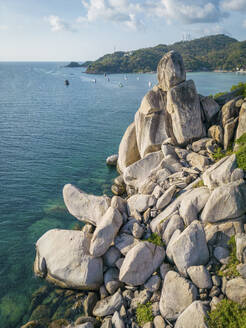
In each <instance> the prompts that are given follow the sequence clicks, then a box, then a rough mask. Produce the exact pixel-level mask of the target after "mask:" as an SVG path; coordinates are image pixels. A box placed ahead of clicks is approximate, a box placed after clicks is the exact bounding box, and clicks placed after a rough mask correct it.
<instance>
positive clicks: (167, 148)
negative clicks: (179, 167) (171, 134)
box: [161, 141, 178, 158]
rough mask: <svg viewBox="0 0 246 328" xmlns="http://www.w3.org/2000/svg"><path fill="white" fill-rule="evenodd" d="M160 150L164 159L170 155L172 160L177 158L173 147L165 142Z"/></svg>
mask: <svg viewBox="0 0 246 328" xmlns="http://www.w3.org/2000/svg"><path fill="white" fill-rule="evenodd" d="M161 150H162V152H163V155H164V157H167V156H169V155H171V156H172V157H174V158H178V157H177V154H176V151H175V147H174V146H173V145H171V144H168V143H166V142H165V141H164V143H162V145H161Z"/></svg>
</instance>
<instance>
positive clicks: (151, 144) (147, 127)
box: [134, 86, 170, 158]
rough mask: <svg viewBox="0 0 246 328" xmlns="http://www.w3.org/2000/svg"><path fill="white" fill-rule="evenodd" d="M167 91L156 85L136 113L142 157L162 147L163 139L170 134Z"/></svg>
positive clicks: (138, 142)
mask: <svg viewBox="0 0 246 328" xmlns="http://www.w3.org/2000/svg"><path fill="white" fill-rule="evenodd" d="M166 97H167V96H166V93H165V92H163V91H162V90H161V89H159V88H158V87H157V86H154V88H153V89H152V90H150V91H149V92H148V93H147V94H146V95H145V96H144V98H143V100H142V102H141V106H140V108H139V110H138V111H137V112H136V114H135V119H134V121H135V126H136V137H137V145H138V149H139V153H140V156H141V158H144V156H145V155H147V154H148V153H151V152H154V151H158V150H160V149H161V144H162V142H163V140H165V139H167V138H168V136H169V135H170V132H169V130H170V128H169V124H168V117H167V116H168V113H167V111H166V103H167V99H166Z"/></svg>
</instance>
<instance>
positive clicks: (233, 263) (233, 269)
mask: <svg viewBox="0 0 246 328" xmlns="http://www.w3.org/2000/svg"><path fill="white" fill-rule="evenodd" d="M228 246H229V247H230V259H229V263H228V264H227V265H226V268H225V269H224V270H223V271H218V275H219V276H222V277H227V278H230V279H231V278H235V277H237V276H239V272H238V271H237V265H238V264H239V263H240V262H239V261H238V259H237V255H236V253H237V247H236V240H235V236H232V237H231V238H230V240H229V241H228Z"/></svg>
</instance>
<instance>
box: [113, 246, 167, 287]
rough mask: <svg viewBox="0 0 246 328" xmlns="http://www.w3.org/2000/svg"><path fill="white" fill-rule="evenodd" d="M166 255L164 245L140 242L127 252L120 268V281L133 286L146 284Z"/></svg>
mask: <svg viewBox="0 0 246 328" xmlns="http://www.w3.org/2000/svg"><path fill="white" fill-rule="evenodd" d="M164 257H165V251H164V248H163V247H160V246H156V245H154V244H152V243H150V242H140V243H139V244H137V245H136V246H134V247H133V248H132V249H131V250H130V251H129V252H128V253H127V254H126V257H125V259H124V262H123V264H122V266H121V268H120V276H119V279H120V281H123V282H124V283H126V284H128V285H131V286H139V285H142V284H144V283H145V281H146V280H147V279H148V278H149V277H150V276H151V275H152V273H154V272H155V271H156V270H157V269H158V267H159V266H160V265H161V263H162V262H163V260H164Z"/></svg>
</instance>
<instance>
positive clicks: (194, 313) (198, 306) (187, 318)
mask: <svg viewBox="0 0 246 328" xmlns="http://www.w3.org/2000/svg"><path fill="white" fill-rule="evenodd" d="M207 311H208V309H207V308H206V306H205V305H204V304H203V303H202V302H201V301H195V302H193V303H192V304H191V305H190V306H188V307H187V309H185V310H184V312H183V313H181V315H180V316H179V317H178V320H177V321H176V324H175V326H174V327H175V328H207V325H206V316H207Z"/></svg>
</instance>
